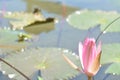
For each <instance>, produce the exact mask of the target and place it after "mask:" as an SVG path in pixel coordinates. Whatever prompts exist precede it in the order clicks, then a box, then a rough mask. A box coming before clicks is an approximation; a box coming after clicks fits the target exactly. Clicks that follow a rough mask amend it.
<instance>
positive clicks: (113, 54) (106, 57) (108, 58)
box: [101, 44, 120, 64]
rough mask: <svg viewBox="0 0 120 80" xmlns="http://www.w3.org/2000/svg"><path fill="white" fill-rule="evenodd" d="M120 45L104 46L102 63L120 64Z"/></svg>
mask: <svg viewBox="0 0 120 80" xmlns="http://www.w3.org/2000/svg"><path fill="white" fill-rule="evenodd" d="M119 48H120V44H104V45H103V46H102V56H101V63H102V64H105V63H111V62H120V49H119Z"/></svg>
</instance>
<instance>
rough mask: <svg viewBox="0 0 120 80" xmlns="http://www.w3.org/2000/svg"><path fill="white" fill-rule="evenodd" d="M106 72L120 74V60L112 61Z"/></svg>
mask: <svg viewBox="0 0 120 80" xmlns="http://www.w3.org/2000/svg"><path fill="white" fill-rule="evenodd" d="M106 73H111V74H113V75H120V62H119V63H112V64H111V65H110V66H109V67H108V69H107V70H106Z"/></svg>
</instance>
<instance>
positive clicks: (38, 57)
mask: <svg viewBox="0 0 120 80" xmlns="http://www.w3.org/2000/svg"><path fill="white" fill-rule="evenodd" d="M62 53H64V54H65V55H66V56H67V57H68V58H69V59H71V61H73V62H74V63H75V64H76V65H79V64H80V61H79V59H77V58H76V56H75V55H72V52H70V51H69V52H67V53H65V51H64V49H59V48H33V49H27V50H25V51H24V52H22V53H20V52H18V54H11V55H10V56H7V57H6V58H5V60H6V61H8V62H9V63H11V64H12V65H14V66H15V67H16V68H18V69H19V70H20V71H22V72H23V73H24V74H26V75H27V76H29V77H30V76H32V75H33V73H34V72H36V71H37V70H40V71H41V76H42V78H43V80H61V79H62V80H68V79H69V78H72V77H74V76H76V75H77V74H78V73H79V72H78V71H76V70H75V69H73V68H72V67H71V66H70V65H69V64H68V63H67V62H66V61H65V60H64V58H63V56H62ZM2 70H5V71H6V73H8V74H9V73H14V74H15V75H16V76H15V79H17V80H21V79H22V80H24V79H23V78H22V77H21V76H19V75H20V74H18V73H17V72H15V71H13V70H12V69H11V68H9V67H8V66H6V65H5V64H2ZM38 77H39V76H38Z"/></svg>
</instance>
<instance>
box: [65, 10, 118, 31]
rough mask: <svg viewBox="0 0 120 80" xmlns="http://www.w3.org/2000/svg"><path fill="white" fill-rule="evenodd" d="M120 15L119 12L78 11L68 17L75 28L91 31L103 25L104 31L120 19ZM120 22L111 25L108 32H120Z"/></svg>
mask: <svg viewBox="0 0 120 80" xmlns="http://www.w3.org/2000/svg"><path fill="white" fill-rule="evenodd" d="M119 16H120V14H119V13H117V12H114V11H113V12H112V11H111V12H105V11H89V10H83V11H76V12H75V13H73V14H71V15H69V16H68V18H67V21H68V23H69V24H70V25H72V26H73V27H76V28H79V29H89V28H91V27H94V26H96V25H98V24H100V25H101V29H102V30H103V29H104V28H105V27H106V26H107V25H108V24H109V23H110V22H112V21H113V20H114V19H116V18H117V17H119ZM119 25H120V20H118V21H116V22H115V23H113V24H112V25H111V28H108V29H107V31H110V32H113V31H116V32H118V31H120V27H119Z"/></svg>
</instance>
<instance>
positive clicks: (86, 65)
mask: <svg viewBox="0 0 120 80" xmlns="http://www.w3.org/2000/svg"><path fill="white" fill-rule="evenodd" d="M100 55H101V42H99V44H98V47H97V48H96V42H95V39H94V38H86V39H85V41H84V43H83V44H81V43H79V56H80V61H81V65H82V70H83V72H84V73H85V74H86V75H87V76H88V80H91V79H89V78H91V77H92V76H94V75H95V74H96V73H97V72H98V70H99V68H100Z"/></svg>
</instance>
